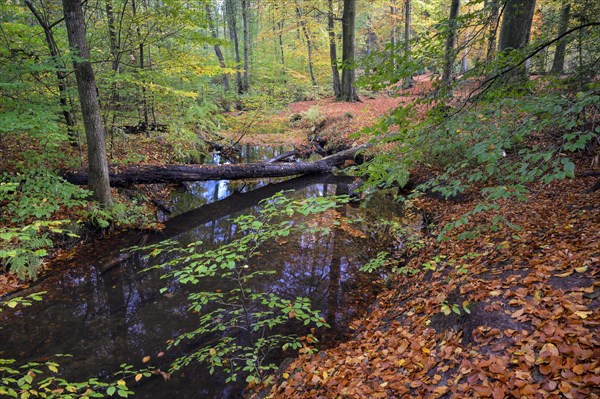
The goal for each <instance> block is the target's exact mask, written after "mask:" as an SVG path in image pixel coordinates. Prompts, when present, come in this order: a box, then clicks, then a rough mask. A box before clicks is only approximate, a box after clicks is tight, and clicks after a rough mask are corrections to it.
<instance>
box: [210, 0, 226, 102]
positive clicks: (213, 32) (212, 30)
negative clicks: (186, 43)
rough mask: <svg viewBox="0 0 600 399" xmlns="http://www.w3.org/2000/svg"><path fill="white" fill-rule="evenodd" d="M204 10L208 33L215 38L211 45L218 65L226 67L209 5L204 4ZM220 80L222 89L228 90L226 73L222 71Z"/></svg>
mask: <svg viewBox="0 0 600 399" xmlns="http://www.w3.org/2000/svg"><path fill="white" fill-rule="evenodd" d="M205 10H206V19H207V22H208V28H209V29H210V34H211V36H212V38H213V39H215V44H214V45H213V48H214V50H215V55H216V56H217V59H218V60H219V66H220V67H221V69H225V68H227V65H225V57H223V52H222V51H221V47H220V46H219V43H218V42H217V40H219V36H218V34H217V27H216V26H215V21H214V19H213V16H212V7H211V5H210V4H206V8H205ZM221 80H222V81H223V89H224V90H225V91H229V78H228V77H227V74H226V73H223V75H222V76H221Z"/></svg>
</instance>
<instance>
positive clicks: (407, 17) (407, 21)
mask: <svg viewBox="0 0 600 399" xmlns="http://www.w3.org/2000/svg"><path fill="white" fill-rule="evenodd" d="M411 23H412V4H411V0H405V1H404V54H405V56H406V57H405V58H406V61H407V62H410V61H411V54H410V51H411V49H410V26H411ZM412 85H413V79H412V75H411V76H408V77H407V78H406V79H405V80H404V88H405V89H408V88H410V87H412Z"/></svg>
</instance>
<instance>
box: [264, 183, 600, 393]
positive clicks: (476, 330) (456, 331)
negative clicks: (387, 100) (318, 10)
mask: <svg viewBox="0 0 600 399" xmlns="http://www.w3.org/2000/svg"><path fill="white" fill-rule="evenodd" d="M591 184H593V179H585V178H578V179H573V180H565V181H560V182H554V183H552V184H550V185H547V186H542V185H540V186H536V187H533V189H532V191H531V192H532V194H531V195H530V198H529V201H528V202H517V201H515V200H506V201H505V202H504V203H502V204H501V213H502V214H503V215H504V216H506V217H507V218H509V219H510V220H512V221H513V222H516V223H518V224H519V226H520V230H514V229H510V228H505V227H501V228H500V229H498V230H496V231H493V229H492V230H488V231H487V232H483V233H482V234H481V235H480V236H479V237H478V238H477V239H473V240H463V241H458V240H447V241H443V242H437V241H435V238H434V237H435V236H436V234H437V232H438V230H439V229H440V226H443V225H444V224H445V223H447V222H450V221H451V220H453V219H455V218H456V217H457V216H459V215H461V214H464V213H465V212H466V211H468V210H470V209H471V208H472V207H473V206H475V204H476V201H475V200H472V201H471V200H466V201H464V202H460V203H456V202H455V203H450V202H448V201H441V200H436V199H432V198H421V199H418V200H416V205H417V206H418V207H419V208H421V209H422V210H425V211H426V212H428V213H429V214H433V215H435V226H431V228H430V229H426V230H427V233H426V236H425V237H424V243H425V246H424V248H423V249H422V250H420V251H419V252H418V254H416V255H415V256H413V257H412V258H411V259H410V260H408V261H406V263H405V264H400V265H396V268H397V270H400V271H404V273H405V274H402V273H400V274H398V275H396V276H395V277H394V278H393V280H392V282H391V284H390V285H389V287H391V288H390V289H389V290H387V291H385V292H384V293H383V294H382V295H381V296H380V298H379V302H378V305H377V306H376V307H375V308H374V309H373V310H372V312H371V313H370V314H368V316H366V317H365V318H364V319H360V320H356V321H355V322H353V324H352V326H351V328H352V329H354V331H355V333H354V336H353V338H352V339H351V340H350V341H348V342H344V343H341V344H339V345H338V346H336V347H334V348H332V349H328V350H325V351H322V352H319V353H316V354H313V355H310V354H305V355H301V356H300V357H299V358H298V359H296V360H294V361H293V362H292V363H291V365H290V366H289V367H288V368H287V370H286V371H285V373H283V374H282V377H281V379H280V380H279V381H278V383H277V384H276V385H275V386H274V387H272V389H271V390H270V392H269V393H268V395H267V397H269V398H311V399H312V398H467V397H468V398H476V397H482V398H494V399H500V398H511V397H517V398H525V397H526V398H599V397H600V360H599V359H600V339H599V337H598V334H597V332H598V331H599V327H600V326H599V325H600V281H599V280H598V278H597V277H598V274H599V273H600V247H599V244H598V243H599V242H600V218H599V217H598V215H599V214H600V203H599V201H598V195H597V193H596V194H595V193H586V192H585V190H586V189H587V188H589V187H590V185H591ZM491 218H492V216H491V215H489V214H485V213H482V214H480V215H478V220H475V221H474V222H475V223H477V224H480V223H486V222H489V221H490V220H491ZM455 233H456V234H458V233H460V231H456V232H455ZM262 394H264V391H263V392H262Z"/></svg>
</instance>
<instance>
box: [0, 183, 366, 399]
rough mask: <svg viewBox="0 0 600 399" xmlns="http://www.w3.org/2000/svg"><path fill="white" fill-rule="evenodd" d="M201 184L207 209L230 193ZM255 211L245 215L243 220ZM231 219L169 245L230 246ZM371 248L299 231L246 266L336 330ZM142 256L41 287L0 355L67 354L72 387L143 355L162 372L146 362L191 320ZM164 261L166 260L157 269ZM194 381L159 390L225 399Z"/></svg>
mask: <svg viewBox="0 0 600 399" xmlns="http://www.w3.org/2000/svg"><path fill="white" fill-rule="evenodd" d="M210 183H211V185H207V186H205V187H204V188H203V191H201V192H200V195H201V196H204V198H205V199H206V200H207V201H210V202H212V201H214V200H215V199H216V198H222V196H224V195H226V193H228V192H229V191H227V190H225V188H224V186H223V185H221V184H220V183H217V182H210ZM227 187H228V189H229V187H231V186H227ZM344 189H345V188H344V187H343V185H331V184H330V185H324V184H318V185H313V186H310V187H307V188H306V189H304V190H302V191H298V192H297V193H295V194H294V195H296V196H298V198H302V197H309V196H324V195H330V194H334V193H337V194H340V193H343V192H344ZM211 190H212V192H211ZM254 211H255V210H253V208H250V209H245V210H244V211H243V212H244V213H248V212H254ZM339 212H340V213H341V214H342V216H347V217H349V218H358V217H360V216H362V215H363V214H364V211H363V210H360V209H358V210H357V209H354V208H350V207H342V208H340V210H339ZM232 216H235V215H232ZM232 216H227V217H221V218H216V219H214V220H211V221H209V222H208V223H204V224H202V225H200V226H196V227H195V228H193V229H191V230H189V231H187V232H185V233H183V234H181V235H179V236H178V237H177V239H178V241H180V242H181V243H182V244H184V245H186V244H188V243H191V242H195V241H198V240H202V241H204V242H206V245H207V247H214V246H218V245H220V244H223V243H226V242H229V241H230V240H231V239H232V238H233V237H234V236H235V233H236V226H235V224H232V223H231V221H230V217H232ZM375 245H376V243H375V242H373V240H372V237H371V238H369V239H361V238H358V237H354V236H352V235H350V234H348V233H347V232H346V231H343V230H341V229H338V228H332V229H331V233H330V234H329V235H327V236H324V237H323V236H320V235H316V234H313V233H309V232H306V231H303V232H300V233H298V234H297V235H295V236H291V237H289V239H288V240H287V243H285V244H284V243H281V242H279V243H271V244H269V245H266V246H265V248H264V249H263V250H262V252H263V256H261V257H259V258H257V260H256V262H255V264H253V267H260V268H270V269H272V268H276V270H277V274H276V275H275V276H274V278H273V279H269V280H266V279H263V280H261V281H260V282H259V283H258V285H257V286H256V289H257V290H258V289H260V290H266V291H270V292H274V293H277V294H278V295H281V296H283V297H286V298H293V297H296V296H306V297H309V298H311V299H312V300H313V301H314V305H315V306H316V307H318V308H320V309H321V310H322V311H323V312H324V314H325V315H326V318H327V321H328V322H329V323H330V324H331V325H336V324H339V325H341V324H342V323H341V322H340V321H341V320H342V319H345V318H346V317H352V315H353V314H354V313H355V312H357V311H358V307H360V306H362V304H359V305H358V307H354V308H353V307H352V305H353V303H352V302H353V301H354V299H353V298H352V297H351V296H349V295H350V294H354V295H356V294H358V296H360V295H361V293H360V292H349V291H353V290H354V291H356V290H357V287H358V285H357V284H358V283H357V279H359V278H357V277H356V273H355V272H356V270H357V269H358V268H359V267H360V266H361V265H362V264H364V262H365V261H366V260H367V257H368V255H365V249H366V248H370V247H374V246H375ZM142 255H143V254H135V255H134V256H132V257H131V258H130V259H128V260H127V261H125V262H123V263H122V264H121V265H120V266H119V267H116V268H112V269H110V270H109V271H107V272H106V273H102V272H101V271H100V268H99V267H98V265H97V263H95V261H94V259H91V260H90V262H89V263H90V265H89V266H88V267H81V268H78V269H73V270H70V271H68V272H67V273H65V274H64V275H62V276H60V282H59V285H57V286H52V284H53V283H54V284H56V283H57V282H56V281H52V280H49V281H48V283H47V285H46V286H44V283H43V284H42V285H41V286H40V287H39V288H40V289H43V290H49V291H51V293H50V294H49V295H48V298H47V300H46V301H44V302H42V303H36V304H34V306H33V307H32V308H31V309H28V314H33V315H34V316H33V317H34V320H32V319H26V318H18V317H15V318H13V319H11V321H10V323H6V324H7V326H6V327H5V328H4V330H3V331H2V333H3V338H2V343H1V345H2V346H1V350H2V351H4V353H3V355H4V356H5V357H15V358H19V359H23V360H33V359H36V358H39V357H40V356H43V355H47V354H52V353H70V354H73V355H74V357H73V358H72V359H70V360H69V359H65V361H64V365H65V371H66V372H67V376H68V375H69V374H70V375H73V376H75V377H77V378H79V377H80V378H88V377H89V376H91V375H98V374H100V375H108V374H109V373H110V372H112V371H114V370H116V369H117V368H118V365H119V364H121V363H125V362H128V363H133V364H137V365H141V359H142V358H143V357H144V356H147V355H151V356H153V360H152V363H153V364H154V365H156V366H158V367H162V368H163V369H164V368H165V367H166V365H167V363H168V362H169V357H170V355H167V356H165V357H164V358H161V359H157V358H156V357H155V355H156V354H157V353H158V352H160V351H162V350H163V349H164V348H165V346H166V341H167V340H168V339H172V338H173V337H175V336H177V335H179V334H181V333H183V332H185V331H189V330H191V329H193V328H194V327H195V325H196V316H195V315H194V314H192V313H190V312H189V311H188V303H187V299H186V296H187V288H186V287H184V286H182V285H181V284H179V283H178V282H177V281H174V280H164V279H161V278H160V277H161V275H162V274H163V273H164V271H161V270H151V271H148V272H144V273H140V271H141V270H143V269H145V268H147V267H149V266H151V263H149V262H150V261H149V260H147V259H144V258H143V256H142ZM165 260H167V256H166V255H165V256H164V257H161V258H159V259H158V260H157V261H160V262H164V261H165ZM219 283H222V282H218V281H215V280H212V281H211V280H208V281H206V282H205V283H204V284H206V287H210V288H213V289H214V288H215V284H219ZM57 287H58V288H57ZM163 287H168V291H167V293H166V295H161V294H160V293H159V290H160V289H161V288H163ZM197 288H198V289H202V287H197ZM348 288H350V290H349V289H348ZM182 350H185V348H182ZM202 373H206V370H194V371H190V372H187V377H177V378H185V381H186V384H188V385H189V386H188V387H185V386H180V385H177V386H174V385H172V384H170V385H169V387H168V388H167V389H166V390H165V391H168V392H170V394H175V393H178V395H180V397H185V396H186V392H203V391H204V392H206V395H212V396H205V397H219V396H222V395H225V394H223V392H222V391H219V393H215V392H216V391H215V389H217V388H216V387H214V386H211V387H206V383H205V382H203V381H204V380H206V379H207V378H208V376H207V375H206V374H202ZM216 378H219V377H216ZM157 383H158V382H152V383H149V385H148V387H150V388H147V387H144V388H143V389H144V390H146V389H148V390H149V391H147V392H151V391H152V390H157V391H156V392H152V397H157V398H158V397H165V398H167V397H173V396H169V394H167V393H165V394H164V395H163V396H161V395H162V394H160V389H162V388H155V384H157ZM203 384H204V385H203ZM209 384H210V383H209ZM213 385H214V384H213ZM219 389H222V387H221V388H219ZM141 395H142V396H141V397H145V396H144V395H143V394H141ZM215 395H216V396H215ZM222 397H231V396H222Z"/></svg>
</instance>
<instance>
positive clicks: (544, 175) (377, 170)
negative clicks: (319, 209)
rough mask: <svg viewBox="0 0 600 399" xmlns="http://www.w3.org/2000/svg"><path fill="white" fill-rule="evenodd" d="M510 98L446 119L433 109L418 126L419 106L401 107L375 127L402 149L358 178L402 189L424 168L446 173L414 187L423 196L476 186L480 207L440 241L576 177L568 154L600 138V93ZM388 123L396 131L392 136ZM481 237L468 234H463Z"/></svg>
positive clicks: (498, 96)
mask: <svg viewBox="0 0 600 399" xmlns="http://www.w3.org/2000/svg"><path fill="white" fill-rule="evenodd" d="M508 94H509V93H507V92H506V91H503V90H500V91H497V92H490V93H489V94H488V97H486V98H485V99H481V100H480V101H478V102H477V103H475V104H473V105H472V106H471V107H470V108H466V109H463V110H460V111H459V110H452V109H450V111H449V112H447V115H446V116H441V115H440V114H439V113H435V112H431V113H429V114H428V116H427V117H426V118H425V119H424V120H423V121H422V122H420V123H416V124H415V123H414V121H413V119H412V116H413V115H414V114H413V112H412V111H411V109H412V108H413V107H414V106H413V105H409V106H408V107H406V108H400V109H399V110H397V111H396V112H395V113H394V114H393V115H391V116H390V117H389V118H388V119H386V120H383V121H382V122H381V123H380V124H379V125H378V126H376V127H374V128H373V129H372V130H371V132H372V133H374V134H376V135H383V134H386V135H387V136H386V140H391V141H397V142H398V145H397V146H395V148H394V150H392V152H389V153H385V154H383V155H379V156H377V157H375V159H374V160H373V161H371V162H368V163H366V164H365V165H363V166H362V167H361V168H359V173H362V174H364V175H367V176H368V177H369V181H368V183H367V184H368V185H370V186H371V187H381V186H390V185H395V184H397V185H400V186H403V185H405V184H406V183H407V182H408V173H409V170H410V168H412V167H414V166H415V165H416V164H418V163H421V164H425V165H427V166H429V167H431V168H433V169H435V170H441V173H439V174H438V175H437V176H436V177H435V178H432V179H430V180H429V181H427V182H426V183H424V184H421V185H420V186H419V187H417V191H418V192H424V191H433V192H439V193H440V194H441V195H442V196H444V197H446V198H449V197H454V196H457V195H460V194H461V193H464V192H466V191H468V190H470V189H472V188H474V187H478V188H479V190H480V192H479V194H480V196H481V202H480V203H479V204H478V205H477V206H476V207H475V208H474V209H473V210H472V211H470V212H469V213H467V214H465V215H463V217H461V218H460V219H458V220H456V221H454V222H453V223H451V224H450V225H447V226H446V227H445V228H444V231H443V232H442V235H441V236H440V238H443V237H444V234H445V233H447V232H448V231H449V230H450V229H452V228H456V227H459V226H462V225H466V224H468V223H469V222H470V220H471V218H472V216H473V215H475V214H477V213H480V212H484V211H495V210H497V209H498V204H497V202H498V201H499V200H502V199H506V198H517V199H519V200H526V199H527V195H528V190H527V185H528V184H529V183H532V182H536V181H538V182H542V183H546V184H547V183H550V182H552V181H553V180H560V179H565V178H572V177H574V176H575V164H574V162H573V161H572V160H571V159H570V158H569V156H570V154H573V153H574V152H579V151H583V150H585V149H586V148H587V147H589V146H590V145H591V144H592V143H593V142H594V140H598V138H599V137H600V127H599V126H596V125H594V124H593V123H591V121H592V120H593V116H594V115H595V114H596V113H597V112H598V110H599V108H600V107H599V105H598V104H600V95H598V93H597V92H595V91H587V92H578V93H577V94H575V95H572V96H568V95H565V94H555V93H553V92H548V91H547V90H541V91H540V92H539V93H537V94H527V95H519V96H515V95H512V96H510V95H508ZM390 126H397V127H398V128H399V131H398V132H397V133H394V134H391V135H390V134H388V133H387V130H388V129H389V127H390ZM499 224H508V225H510V221H508V220H506V219H504V218H503V217H502V216H500V215H497V216H496V217H495V218H494V220H493V226H497V225H499ZM476 233H477V232H476V231H468V232H466V233H465V234H464V235H463V237H473V236H474V235H475V234H476Z"/></svg>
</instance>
